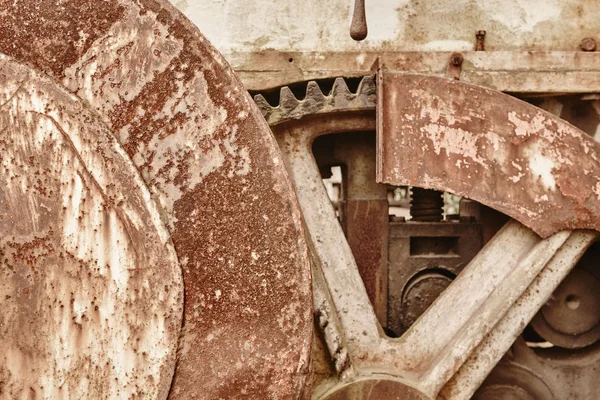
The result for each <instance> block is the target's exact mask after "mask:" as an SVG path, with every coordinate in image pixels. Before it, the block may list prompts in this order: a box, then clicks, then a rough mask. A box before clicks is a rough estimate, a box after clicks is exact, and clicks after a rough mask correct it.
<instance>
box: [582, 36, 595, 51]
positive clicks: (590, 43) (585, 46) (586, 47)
mask: <svg viewBox="0 0 600 400" xmlns="http://www.w3.org/2000/svg"><path fill="white" fill-rule="evenodd" d="M579 47H580V48H581V50H583V51H596V41H595V40H594V39H592V38H585V39H583V40H582V41H581V44H579Z"/></svg>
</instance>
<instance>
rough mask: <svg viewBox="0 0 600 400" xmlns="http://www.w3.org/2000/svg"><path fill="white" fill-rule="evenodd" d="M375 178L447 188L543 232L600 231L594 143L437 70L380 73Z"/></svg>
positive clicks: (599, 173)
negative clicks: (438, 75) (427, 73)
mask: <svg viewBox="0 0 600 400" xmlns="http://www.w3.org/2000/svg"><path fill="white" fill-rule="evenodd" d="M378 95H380V96H381V99H382V102H383V107H382V109H381V110H379V111H378V112H379V118H380V121H381V125H380V126H382V129H380V130H379V132H378V154H379V160H378V180H379V181H381V182H384V183H389V184H393V185H411V186H419V187H424V188H430V189H436V190H444V191H449V192H452V193H455V194H459V195H462V196H466V197H468V198H470V199H473V200H476V201H479V202H480V203H483V204H485V205H487V206H490V207H492V208H494V209H496V210H498V211H501V212H503V213H505V214H507V215H509V216H511V217H513V218H515V219H517V220H518V221H520V222H521V223H523V224H524V225H526V226H528V227H529V228H531V229H533V230H534V231H535V232H536V233H538V234H539V235H541V236H542V237H547V236H550V235H551V234H553V233H555V232H557V231H560V230H564V229H595V230H600V201H599V200H600V162H599V160H598V156H597V155H598V154H600V144H598V143H597V142H595V141H594V140H593V139H592V138H591V137H589V136H588V135H586V134H585V133H584V132H581V131H580V130H579V129H577V128H575V127H573V126H571V125H569V124H568V123H566V122H564V121H562V120H560V119H559V118H557V117H555V116H553V115H552V114H549V113H547V112H545V111H543V110H541V109H538V108H536V107H534V106H532V105H530V104H527V103H525V102H522V101H520V100H517V99H515V98H514V97H511V96H508V95H505V94H502V93H500V92H496V91H493V90H489V89H485V88H482V87H478V86H473V85H467V84H463V83H459V82H455V81H450V80H445V79H442V78H435V77H428V76H421V75H404V74H400V73H384V75H383V86H382V90H381V92H380V93H378Z"/></svg>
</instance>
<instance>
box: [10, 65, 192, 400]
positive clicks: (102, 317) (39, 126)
mask: <svg viewBox="0 0 600 400" xmlns="http://www.w3.org/2000/svg"><path fill="white" fill-rule="evenodd" d="M0 82H2V85H0V104H1V106H0V153H1V155H0V175H1V176H2V177H1V179H0V232H1V235H0V252H1V254H2V261H1V264H0V297H1V298H2V308H3V310H2V313H0V336H1V337H2V340H0V382H2V384H1V385H0V395H2V396H6V398H41V399H51V398H132V397H136V398H138V397H139V398H166V397H167V394H168V391H169V387H170V385H171V379H172V376H173V371H174V366H175V358H176V351H177V341H178V338H179V333H180V330H181V320H182V316H183V315H182V314H183V280H182V276H181V270H180V268H179V265H178V263H177V256H176V254H175V250H174V248H173V245H172V243H171V240H170V237H169V234H168V232H167V230H166V228H165V227H164V224H163V222H162V220H161V218H160V214H159V212H158V209H157V207H156V206H155V205H154V202H153V201H152V200H151V195H150V192H149V191H148V189H147V187H146V185H145V183H144V182H143V180H142V178H141V176H140V175H139V172H138V171H137V170H136V168H135V166H134V165H133V164H132V163H131V161H130V159H129V157H127V154H126V153H125V151H124V150H123V149H122V148H121V147H120V145H119V144H118V143H117V141H116V140H115V139H114V137H113V136H112V134H111V133H110V131H109V130H108V129H107V127H106V126H105V125H104V124H102V123H101V122H100V121H99V119H98V118H97V116H96V115H95V114H93V113H92V112H91V111H90V110H88V109H87V108H86V107H85V105H84V104H83V103H82V102H81V100H80V99H78V98H77V97H75V96H73V95H72V94H70V93H68V92H67V91H66V90H64V89H62V88H60V86H58V85H56V83H55V82H53V81H51V80H50V79H49V78H47V77H42V76H41V75H40V74H37V73H35V72H33V71H31V70H29V69H28V68H26V67H24V66H23V65H20V64H17V63H16V62H14V61H11V59H10V58H9V57H6V56H3V55H0Z"/></svg>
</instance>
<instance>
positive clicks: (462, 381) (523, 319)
mask: <svg viewBox="0 0 600 400" xmlns="http://www.w3.org/2000/svg"><path fill="white" fill-rule="evenodd" d="M597 237H598V234H597V233H596V232H591V231H575V232H573V233H572V234H571V236H570V237H569V238H568V239H567V241H566V242H565V243H564V245H563V246H562V247H561V248H560V249H559V250H558V252H557V253H556V255H555V256H554V257H553V258H552V260H550V262H549V263H548V264H547V265H546V267H545V268H544V269H543V270H542V272H541V273H540V274H539V275H538V276H537V277H536V278H535V280H534V281H533V283H532V284H531V285H530V286H529V287H528V288H527V290H526V291H525V292H524V293H523V295H521V297H520V298H519V299H518V300H517V302H516V303H515V305H514V306H513V307H512V308H511V309H510V310H509V311H508V312H507V313H506V314H505V315H504V317H503V318H502V320H500V322H498V324H497V325H496V326H495V328H494V330H492V331H491V332H490V333H489V334H488V335H487V336H486V337H485V339H484V340H483V341H482V342H481V344H480V345H479V346H478V347H477V348H476V349H475V350H474V351H473V353H471V355H470V356H469V358H468V359H467V361H466V362H465V363H464V364H463V365H462V367H461V368H460V369H459V370H458V372H457V373H456V374H455V375H454V376H453V377H452V379H451V380H450V381H449V382H448V383H447V384H446V386H444V388H443V389H442V391H441V393H440V395H439V398H441V399H448V400H450V399H452V400H462V399H465V400H466V399H470V398H471V396H472V395H473V394H474V393H475V391H476V390H477V389H478V388H479V386H480V385H481V383H482V382H483V380H484V379H485V378H486V377H487V375H488V374H489V373H490V372H491V371H492V369H493V368H494V367H495V366H496V364H497V363H498V361H500V359H501V358H502V356H503V355H504V354H505V353H506V352H507V351H508V349H509V348H510V346H511V345H512V344H513V343H514V341H515V340H516V339H517V337H519V335H520V334H521V332H522V331H523V329H525V326H527V324H528V323H529V321H530V320H531V319H532V318H533V316H534V315H535V314H536V313H537V312H538V310H539V309H540V308H541V307H542V306H543V305H544V303H545V302H546V301H547V300H548V297H550V295H551V294H552V292H554V290H555V289H556V288H557V287H558V285H559V284H560V283H561V281H562V280H563V279H564V278H565V277H566V276H567V275H568V274H569V272H570V271H571V270H572V269H573V267H574V266H575V264H577V262H578V261H579V259H580V258H581V256H582V255H583V253H585V251H586V250H587V248H588V247H589V246H590V245H591V244H592V243H593V242H594V240H596V238H597Z"/></svg>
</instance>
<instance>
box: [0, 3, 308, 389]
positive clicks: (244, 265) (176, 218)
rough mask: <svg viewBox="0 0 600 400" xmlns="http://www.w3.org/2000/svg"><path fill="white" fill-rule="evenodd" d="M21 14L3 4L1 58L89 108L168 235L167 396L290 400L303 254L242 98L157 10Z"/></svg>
mask: <svg viewBox="0 0 600 400" xmlns="http://www.w3.org/2000/svg"><path fill="white" fill-rule="evenodd" d="M32 3H33V2H31V1H25V2H23V1H6V0H0V10H3V11H0V14H2V18H1V20H0V21H1V24H0V25H1V26H0V36H1V37H2V39H1V41H0V51H2V52H4V53H8V54H10V55H12V56H15V57H17V58H19V59H20V60H22V61H24V62H27V63H29V64H30V65H33V66H35V67H37V68H38V69H40V70H41V71H44V72H46V73H48V74H50V75H52V76H53V77H54V78H55V79H57V80H59V81H60V82H61V83H62V84H63V85H64V86H66V87H67V88H68V89H69V90H71V91H72V92H74V93H76V94H77V95H79V96H80V97H81V98H82V99H84V100H85V101H87V102H89V104H90V105H91V106H92V108H94V109H95V110H96V111H97V112H98V113H99V114H100V115H101V117H102V118H103V119H104V120H105V121H106V122H107V123H108V124H109V126H110V127H112V129H113V131H114V133H115V135H117V136H118V138H119V139H120V141H121V143H122V145H123V147H124V148H125V149H126V151H127V153H128V154H129V156H130V157H131V158H132V160H133V161H134V163H135V164H136V166H137V167H138V169H139V170H140V172H141V173H142V176H143V177H144V179H145V180H146V182H147V183H148V185H149V187H150V189H151V191H152V192H153V194H154V196H155V198H156V200H157V202H158V203H159V204H160V206H161V208H162V210H163V213H164V216H165V219H166V222H167V225H168V227H169V229H170V231H171V235H172V239H173V242H174V244H175V248H176V251H177V255H178V257H179V261H180V264H181V266H182V270H183V275H184V283H185V311H184V320H185V321H184V327H183V331H184V333H183V335H182V338H181V340H180V352H179V360H178V366H177V370H176V374H175V379H174V382H173V386H172V389H171V394H170V396H171V397H172V398H211V399H213V398H237V397H239V398H242V397H243V398H294V397H297V396H299V395H300V394H301V392H302V390H303V387H304V383H305V381H306V374H307V373H308V360H309V354H310V344H311V331H312V318H311V308H312V306H311V291H310V273H309V264H308V256H307V248H306V243H305V239H304V234H303V230H302V224H301V216H300V213H299V210H298V206H297V203H296V200H295V197H294V195H293V191H292V187H291V183H290V181H289V178H288V176H287V174H286V172H285V170H284V166H283V163H282V162H281V156H280V153H279V150H278V148H277V146H276V143H275V141H274V139H273V138H272V135H271V133H270V131H269V129H268V127H267V125H266V123H265V122H264V120H263V119H262V117H261V116H260V114H259V113H258V111H257V110H256V107H255V105H254V104H253V102H252V101H251V99H250V97H249V95H248V94H247V92H246V91H245V90H244V88H243V87H242V85H241V84H240V83H239V81H238V80H237V78H236V77H235V76H234V75H233V72H232V71H231V69H230V68H229V66H228V65H227V64H226V62H225V61H224V60H223V59H222V57H221V56H220V55H219V54H218V53H217V52H216V51H215V50H214V49H213V48H212V46H211V45H210V44H209V43H208V42H207V41H206V39H204V38H203V37H202V36H201V34H200V33H199V31H198V30H197V29H196V27H194V26H193V25H192V24H191V23H190V22H189V21H188V20H187V19H185V17H183V16H182V15H181V14H180V13H179V12H178V11H176V10H175V9H174V8H173V7H172V6H171V5H170V4H168V3H167V2H166V1H158V2H154V1H150V0H148V1H141V2H133V1H117V0H114V1H107V2H103V1H91V0H89V1H66V2H63V3H61V5H58V6H57V5H56V4H55V3H54V2H47V3H48V4H43V2H38V3H36V4H39V8H40V9H41V8H44V11H43V12H44V13H45V14H46V15H45V17H44V19H41V18H39V15H40V13H39V12H38V11H37V10H38V8H36V7H35V6H32V5H31V4H32ZM32 7H33V8H32ZM64 10H70V11H69V12H67V11H64ZM106 10H110V12H106ZM6 16H10V18H7V17H6ZM48 21H52V23H48ZM77 38H78V39H77ZM74 40H75V43H74Z"/></svg>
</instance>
